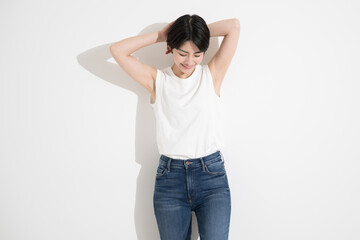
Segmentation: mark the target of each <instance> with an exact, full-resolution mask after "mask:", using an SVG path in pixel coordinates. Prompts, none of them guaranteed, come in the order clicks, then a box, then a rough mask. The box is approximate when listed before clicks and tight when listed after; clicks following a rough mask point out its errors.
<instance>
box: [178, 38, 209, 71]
mask: <svg viewBox="0 0 360 240" xmlns="http://www.w3.org/2000/svg"><path fill="white" fill-rule="evenodd" d="M172 54H173V57H174V64H175V66H176V67H175V66H174V69H173V70H174V73H175V74H176V75H179V76H183V77H187V76H190V75H191V74H192V73H193V71H194V70H195V67H196V65H198V64H200V63H201V61H202V60H203V57H204V52H200V51H199V49H198V47H197V46H196V45H195V44H194V43H193V42H192V41H186V42H185V43H184V44H183V45H181V46H180V47H179V48H174V49H173V51H172Z"/></svg>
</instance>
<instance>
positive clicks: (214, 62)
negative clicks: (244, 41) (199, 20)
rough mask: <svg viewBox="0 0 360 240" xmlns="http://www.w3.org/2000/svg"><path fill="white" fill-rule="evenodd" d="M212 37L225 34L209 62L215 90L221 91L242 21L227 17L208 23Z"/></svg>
mask: <svg viewBox="0 0 360 240" xmlns="http://www.w3.org/2000/svg"><path fill="white" fill-rule="evenodd" d="M208 27H209V30H210V37H218V36H224V39H223V40H222V42H221V45H220V48H219V49H218V51H217V52H216V53H215V55H214V56H213V57H212V59H211V60H210V62H209V63H208V65H209V69H210V72H211V75H212V77H213V81H214V84H215V90H216V91H217V92H218V93H220V86H221V83H222V81H223V79H224V77H225V73H226V71H227V69H228V67H229V65H230V63H231V60H232V58H233V56H234V54H235V50H236V47H237V43H238V40H239V36H240V21H239V20H238V19H237V18H232V19H225V20H221V21H217V22H214V23H211V24H208Z"/></svg>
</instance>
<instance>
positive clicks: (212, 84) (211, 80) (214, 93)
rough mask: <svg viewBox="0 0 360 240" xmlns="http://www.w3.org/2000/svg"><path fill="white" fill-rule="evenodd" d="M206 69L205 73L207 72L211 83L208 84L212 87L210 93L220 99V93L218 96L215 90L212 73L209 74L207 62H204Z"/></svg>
mask: <svg viewBox="0 0 360 240" xmlns="http://www.w3.org/2000/svg"><path fill="white" fill-rule="evenodd" d="M206 71H207V74H208V76H209V79H210V84H211V85H210V86H211V89H212V93H213V95H214V96H215V97H216V99H218V100H220V99H221V94H220V97H219V96H218V95H217V94H216V92H215V86H214V81H213V78H212V75H211V72H210V68H209V65H208V64H206Z"/></svg>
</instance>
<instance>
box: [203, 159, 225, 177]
mask: <svg viewBox="0 0 360 240" xmlns="http://www.w3.org/2000/svg"><path fill="white" fill-rule="evenodd" d="M205 170H206V172H207V173H208V174H211V175H225V174H226V170H225V164H224V161H222V159H221V158H219V159H218V160H216V161H214V162H210V163H205Z"/></svg>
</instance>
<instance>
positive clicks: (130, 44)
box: [110, 31, 161, 55]
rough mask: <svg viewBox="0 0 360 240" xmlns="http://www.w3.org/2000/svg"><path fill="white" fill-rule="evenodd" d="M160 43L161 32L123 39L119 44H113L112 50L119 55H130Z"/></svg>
mask: <svg viewBox="0 0 360 240" xmlns="http://www.w3.org/2000/svg"><path fill="white" fill-rule="evenodd" d="M160 41H161V39H159V32H158V31H155V32H151V33H147V34H142V35H138V36H134V37H129V38H125V39H122V40H120V41H118V42H115V43H113V44H112V45H111V46H110V49H111V51H116V52H117V53H119V52H121V54H125V55H130V54H132V53H133V52H136V51H137V50H139V49H141V48H143V47H146V46H149V45H151V44H154V43H157V42H160Z"/></svg>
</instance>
